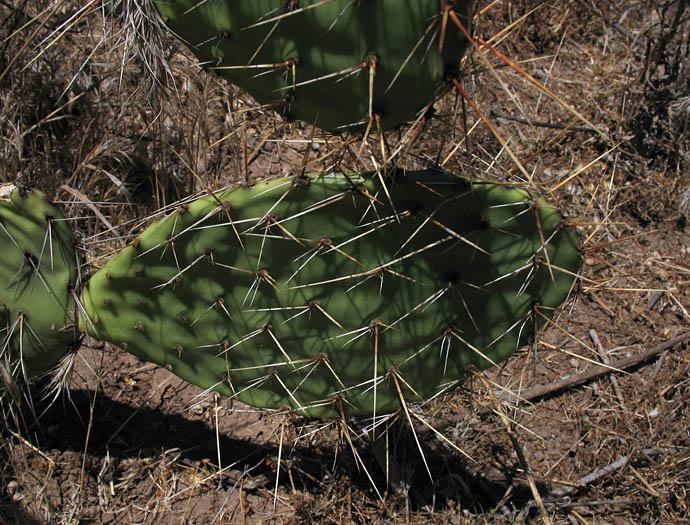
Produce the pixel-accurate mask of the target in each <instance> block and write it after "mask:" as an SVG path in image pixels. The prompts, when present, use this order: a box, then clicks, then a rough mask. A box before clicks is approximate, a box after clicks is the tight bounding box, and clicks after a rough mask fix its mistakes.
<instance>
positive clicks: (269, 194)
mask: <svg viewBox="0 0 690 525" xmlns="http://www.w3.org/2000/svg"><path fill="white" fill-rule="evenodd" d="M382 180H383V179H382V178H380V177H377V176H375V175H374V176H371V177H368V178H366V179H365V178H360V177H359V176H357V175H350V176H348V175H341V174H328V175H323V176H318V177H317V176H314V177H306V176H305V177H299V178H296V179H277V180H273V181H270V182H263V183H259V184H257V185H255V186H253V187H251V188H245V187H236V188H232V189H230V190H228V191H225V192H222V193H218V194H216V195H214V196H206V197H203V198H200V199H198V200H196V201H193V202H191V203H189V204H184V205H182V206H180V207H179V208H178V209H177V211H175V212H173V213H172V214H170V215H169V216H167V217H166V218H165V219H162V220H160V221H159V222H157V223H155V224H153V225H152V226H150V227H149V228H148V229H147V230H146V231H145V232H144V233H143V234H142V235H141V236H140V237H139V238H138V239H137V240H136V242H134V243H133V244H132V245H131V246H129V247H128V248H126V249H125V250H124V251H123V252H121V253H120V254H119V255H117V256H116V257H114V258H113V259H111V260H110V261H109V262H108V263H107V264H106V265H105V266H104V267H103V268H102V269H101V270H100V271H99V272H97V273H96V274H95V275H94V276H93V277H92V279H91V281H90V283H89V286H88V288H87V289H86V290H85V291H84V294H83V302H84V306H85V308H86V311H88V312H89V313H90V315H91V322H85V321H82V325H83V326H84V327H85V328H86V329H87V330H88V331H89V332H90V333H91V334H92V335H94V336H95V337H97V338H99V339H101V340H107V341H110V342H113V343H115V344H117V345H120V346H122V347H124V348H125V349H126V350H127V351H129V352H130V353H132V354H134V355H137V356H138V357H140V358H142V359H144V360H147V361H153V362H155V363H158V364H160V365H163V366H166V367H168V368H169V369H170V370H171V371H172V372H174V373H175V374H177V375H178V376H180V377H182V378H183V379H185V380H187V381H190V382H192V383H194V384H197V385H199V386H201V387H203V388H206V389H209V390H216V391H218V392H220V393H222V394H224V395H227V396H232V397H236V398H238V399H240V400H241V401H243V402H246V403H248V404H251V405H254V406H258V407H269V408H270V407H273V408H279V407H282V406H286V405H287V406H290V407H292V408H293V409H295V410H297V411H298V412H299V413H305V414H308V415H311V416H317V417H324V416H325V417H329V416H337V415H339V414H341V413H342V414H348V415H349V414H372V413H373V414H382V413H385V412H390V411H394V410H396V409H397V408H399V407H400V402H401V400H402V399H404V400H405V401H406V402H407V401H409V402H414V401H420V400H426V399H429V398H430V397H433V396H434V395H436V394H438V393H439V392H442V391H444V389H446V388H447V387H449V386H452V385H454V384H456V383H457V381H458V380H461V379H462V378H463V377H464V376H465V375H466V370H467V369H468V367H471V366H473V367H476V368H479V369H483V368H486V367H488V366H491V365H492V364H494V363H497V362H499V361H501V360H503V359H505V358H506V357H507V356H508V355H510V354H511V353H512V352H514V351H515V350H517V349H518V348H519V347H520V346H521V345H524V344H525V343H526V342H528V341H529V340H530V338H531V337H532V336H533V334H534V331H535V330H536V329H537V328H538V326H539V324H540V323H541V322H542V321H543V319H544V318H545V317H548V316H549V315H550V313H551V312H552V310H553V309H554V308H555V307H557V306H559V305H560V304H561V302H562V301H563V300H564V299H565V298H566V296H567V295H568V293H569V290H570V288H571V286H572V283H573V281H574V276H575V274H576V273H577V271H578V268H579V262H580V255H579V252H578V249H577V243H576V238H575V236H574V235H573V234H572V233H571V232H570V231H569V230H568V228H567V227H565V226H564V224H563V221H562V219H561V216H560V214H559V213H558V212H557V211H556V210H554V209H552V208H550V207H549V206H547V205H546V204H545V203H544V202H543V201H542V200H541V199H539V198H535V197H533V196H532V195H530V194H529V193H527V192H525V191H523V190H521V189H516V188H511V187H507V186H501V185H497V184H483V183H479V182H474V183H471V184H470V183H469V182H467V181H466V180H464V179H460V178H457V177H455V176H452V175H449V174H447V173H443V172H437V171H423V172H407V173H405V174H398V175H397V176H395V177H393V178H391V179H389V180H387V182H386V184H385V186H384V185H382V184H381V181H382ZM391 202H392V203H395V206H394V207H393V206H392V205H391ZM545 248H546V249H545Z"/></svg>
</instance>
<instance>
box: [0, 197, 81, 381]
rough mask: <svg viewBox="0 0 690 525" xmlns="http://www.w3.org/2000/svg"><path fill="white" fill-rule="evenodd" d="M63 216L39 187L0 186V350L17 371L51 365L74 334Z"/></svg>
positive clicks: (73, 274)
mask: <svg viewBox="0 0 690 525" xmlns="http://www.w3.org/2000/svg"><path fill="white" fill-rule="evenodd" d="M62 219H63V216H62V214H61V213H60V211H59V210H58V209H57V208H55V207H54V206H52V205H51V204H50V203H48V202H47V201H46V199H45V196H44V195H43V194H42V193H41V192H39V191H36V190H32V191H29V190H25V189H23V188H17V187H15V186H14V185H12V184H2V185H0V239H2V242H1V244H0V245H1V246H2V248H3V249H2V257H0V341H1V343H2V347H1V348H0V351H1V354H2V356H3V358H4V359H3V360H4V362H5V365H6V366H7V365H8V364H9V366H10V368H12V370H11V373H12V374H13V375H15V376H16V375H17V374H19V375H21V376H26V377H30V376H33V375H37V374H40V373H41V372H44V371H46V370H48V369H50V368H51V367H52V366H54V365H55V364H57V363H58V362H59V361H60V359H61V358H62V357H63V356H64V355H65V354H67V353H68V352H69V351H70V349H71V348H73V346H74V344H75V342H76V340H77V339H78V335H77V333H76V327H75V326H74V318H75V313H74V304H75V303H74V299H73V288H74V285H75V283H76V280H77V275H78V266H77V265H78V260H77V256H76V253H75V250H74V246H73V244H74V240H73V237H72V231H71V229H70V227H69V226H68V225H67V224H66V223H65V222H64V221H63V220H62ZM20 355H21V358H22V359H21V360H20V359H18V357H19V356H20ZM20 363H21V364H22V365H23V369H19V368H18V367H19V366H20Z"/></svg>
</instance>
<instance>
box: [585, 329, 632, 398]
mask: <svg viewBox="0 0 690 525" xmlns="http://www.w3.org/2000/svg"><path fill="white" fill-rule="evenodd" d="M589 337H591V338H592V341H593V342H594V344H595V346H596V347H597V351H598V352H599V355H600V356H601V360H602V361H603V362H604V364H605V365H609V366H611V360H610V359H609V356H608V353H607V352H606V350H604V345H602V344H601V339H599V336H598V335H597V332H596V330H594V329H592V330H590V331H589ZM611 384H612V385H613V390H614V392H616V397H617V398H618V402H619V403H620V405H621V407H623V408H625V403H624V401H623V392H622V391H621V387H620V385H619V384H618V378H617V377H616V376H611Z"/></svg>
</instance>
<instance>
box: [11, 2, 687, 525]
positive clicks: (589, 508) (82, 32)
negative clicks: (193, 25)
mask: <svg viewBox="0 0 690 525" xmlns="http://www.w3.org/2000/svg"><path fill="white" fill-rule="evenodd" d="M124 4H128V5H130V4H131V5H139V4H140V2H135V1H133V0H127V1H126V2H124ZM687 4H688V2H686V1H685V0H669V1H664V2H662V1H654V2H640V1H632V2H622V1H619V0H614V1H613V2H609V3H607V4H606V5H603V4H601V3H597V2H591V1H588V0H555V1H554V2H549V3H542V2H536V1H531V0H520V1H518V2H508V1H504V0H496V1H492V2H489V1H486V2H481V3H478V5H477V6H475V35H477V36H478V37H480V38H477V39H475V40H474V42H475V44H476V45H475V46H473V49H472V50H471V52H470V53H469V55H468V56H467V57H466V59H465V60H464V61H463V65H462V67H463V71H464V74H463V77H462V79H461V82H460V83H459V84H458V86H457V87H456V89H455V90H454V91H453V92H452V93H450V94H449V95H447V96H446V97H445V98H444V99H442V100H441V101H440V102H439V103H438V104H437V105H436V107H435V114H434V116H433V118H430V119H428V120H427V121H425V122H423V123H418V125H417V126H414V127H413V128H411V129H404V128H403V129H401V130H400V131H394V132H388V133H386V134H385V135H380V134H377V133H372V134H371V135H370V136H369V137H367V139H366V140H365V141H362V140H361V139H359V138H357V137H354V136H353V137H350V136H347V135H342V136H339V135H331V134H327V133H324V132H322V131H320V130H318V129H316V128H313V127H312V126H309V125H305V124H302V123H299V122H294V123H290V122H286V121H284V120H281V119H280V118H279V117H277V116H276V115H275V114H274V113H273V112H272V111H271V110H270V109H269V108H263V107H260V106H259V105H258V104H256V103H255V102H254V101H253V100H251V99H250V98H248V97H247V96H245V95H244V94H243V93H241V92H240V91H239V90H237V89H236V88H235V87H233V86H230V85H228V84H227V83H224V82H221V81H218V80H217V79H215V78H214V77H213V76H211V75H209V74H207V73H205V72H203V71H201V70H200V69H199V68H198V67H197V64H196V63H195V59H194V58H193V57H192V56H191V55H189V54H187V53H186V52H185V51H184V50H183V49H182V48H181V47H180V46H179V45H178V44H177V42H176V41H174V40H173V39H164V40H163V41H161V42H160V46H161V47H160V48H159V50H162V51H163V53H164V55H163V57H164V58H165V61H164V62H162V63H161V62H157V61H154V60H152V57H150V56H149V57H148V59H147V61H145V62H142V61H140V60H139V59H136V57H135V54H133V51H132V47H131V43H132V37H131V29H132V28H136V27H140V26H138V25H137V24H136V20H134V21H133V20H131V19H130V20H120V19H118V18H117V17H116V12H115V13H113V12H112V11H111V10H109V9H106V8H104V7H103V6H102V5H101V3H100V2H97V1H92V2H87V3H80V2H73V1H71V0H57V1H56V0H4V1H3V2H0V47H1V49H2V53H0V136H1V137H2V141H0V148H1V150H0V156H1V158H2V164H1V166H0V182H9V181H18V182H20V183H22V184H26V185H36V186H38V187H40V188H41V189H42V190H44V191H45V192H46V193H47V194H48V195H50V196H51V198H52V199H53V201H54V202H56V203H57V204H58V205H59V206H60V207H61V208H62V209H63V210H64V211H65V214H66V215H67V216H69V217H72V218H73V222H74V224H75V226H76V228H75V229H76V230H77V231H78V232H80V235H81V245H82V246H83V247H84V255H85V256H86V257H87V258H88V259H89V260H90V261H93V262H95V263H97V264H98V262H99V261H102V260H103V259H104V258H106V257H107V256H108V254H110V253H112V252H113V251H115V250H117V249H119V248H120V247H121V246H123V245H124V244H126V243H127V241H128V239H131V238H132V236H134V235H136V234H137V233H138V232H139V231H140V229H141V227H142V226H143V222H145V221H142V220H141V217H146V216H152V215H153V214H154V213H155V211H156V210H158V209H160V208H161V207H163V206H166V205H169V204H171V203H173V202H175V201H176V200H178V199H179V198H182V197H184V196H186V195H188V194H191V193H194V192H196V191H202V190H204V189H205V188H207V187H211V188H217V187H221V186H223V185H226V184H228V183H231V182H233V181H238V180H239V181H249V180H260V179H263V178H265V177H276V176H279V175H290V174H292V175H295V174H299V173H300V172H305V171H306V172H313V171H319V170H328V169H333V168H334V167H342V168H344V169H347V170H365V169H375V168H376V167H377V166H381V165H384V164H395V165H398V166H400V167H404V168H409V169H420V168H426V167H429V166H434V165H441V166H443V167H444V168H446V169H448V170H449V171H453V172H456V173H461V174H464V175H467V176H477V177H488V178H492V179H494V180H498V181H508V182H512V183H519V184H523V185H526V186H528V187H530V188H533V189H535V190H537V191H539V192H541V193H544V194H547V195H548V196H549V198H550V199H552V200H554V201H555V202H557V203H558V205H559V206H560V207H561V208H562V209H565V210H567V211H568V215H569V221H570V222H571V223H572V224H574V225H576V226H577V227H578V230H579V232H580V235H581V238H582V247H583V249H584V253H585V255H586V260H585V265H584V267H583V269H582V271H581V278H580V284H579V286H578V289H577V290H575V291H574V294H573V298H572V300H571V303H570V304H569V305H568V307H567V308H565V309H563V311H561V312H560V315H558V316H557V317H555V318H554V319H553V320H552V321H551V322H550V323H549V326H548V327H547V329H546V330H545V331H544V332H543V333H542V334H541V335H540V337H539V339H538V341H537V342H536V343H535V344H534V345H531V346H529V347H528V348H525V349H524V350H523V351H521V352H519V353H518V355H516V356H514V357H513V358H511V359H510V360H509V361H508V362H507V363H506V364H505V365H504V366H502V367H501V368H497V369H493V370H490V371H487V372H484V373H482V374H477V375H476V376H475V377H472V378H471V379H470V380H468V381H467V382H466V383H465V384H464V385H463V386H462V387H461V388H460V389H459V390H458V391H456V392H454V393H452V394H449V395H448V396H447V397H445V398H443V399H437V400H434V402H432V403H430V404H428V405H426V406H424V407H421V408H420V409H419V410H418V411H417V410H415V411H412V412H411V413H410V414H409V420H412V422H413V424H412V428H413V429H414V432H412V431H411V429H410V425H409V422H408V417H402V418H400V419H399V420H398V421H395V422H393V421H391V422H390V428H389V429H388V433H387V434H386V437H387V439H386V448H387V450H386V449H384V450H383V453H382V451H381V450H377V449H376V448H374V449H372V448H371V447H370V446H369V445H368V442H367V440H366V439H365V434H366V429H367V426H366V421H356V420H355V421H348V422H342V421H338V420H336V421H326V420H323V421H322V420H309V419H303V418H299V417H298V416H296V415H293V414H289V413H284V412H281V411H273V412H259V411H255V410H253V409H250V408H248V407H246V406H243V405H240V404H239V403H234V404H232V405H231V406H228V405H227V403H226V402H225V401H224V400H223V399H220V398H216V397H213V396H201V397H200V396H199V394H200V391H199V390H198V389H195V388H193V387H190V386H188V385H186V384H184V383H181V382H180V381H179V380H177V379H176V378H174V377H173V376H171V375H170V374H169V373H168V372H167V371H166V370H164V369H159V368H157V367H155V366H153V365H148V364H145V363H140V362H137V361H136V360H134V359H133V358H131V357H129V356H127V355H126V354H122V353H121V352H119V351H118V350H117V349H115V348H110V347H108V346H106V347H103V348H101V347H99V348H90V347H89V342H88V341H87V342H86V344H85V346H84V347H83V348H82V349H81V351H80V352H79V353H78V354H77V355H76V357H75V358H74V360H73V362H72V363H71V378H70V381H69V382H67V383H65V384H63V385H61V386H62V389H58V390H51V392H53V394H52V395H51V396H50V397H49V398H47V399H43V398H42V394H43V392H44V390H43V388H44V387H46V388H49V387H51V385H42V384H37V385H34V387H33V388H32V389H31V391H30V392H31V394H32V396H33V401H34V404H33V407H34V410H33V412H31V411H29V410H27V409H26V408H23V409H20V408H18V407H17V406H16V405H12V404H9V403H4V404H3V405H2V410H3V415H4V424H3V425H2V432H1V436H2V438H1V441H0V520H4V521H5V522H7V523H29V524H30V523H60V524H61V523H113V524H114V523H128V524H129V523H169V522H178V521H179V522H183V523H259V522H261V523H305V522H306V523H362V522H369V523H446V522H447V523H459V522H461V523H553V524H560V523H564V524H566V523H567V524H570V523H582V524H584V523H655V522H656V523H688V522H690V508H689V504H688V501H690V474H689V472H690V468H688V466H689V464H690V434H689V431H688V429H689V428H690V353H689V351H688V344H687V333H688V331H689V330H690V291H689V290H690V287H689V286H688V285H689V284H690V264H689V263H688V261H690V257H689V256H688V252H689V251H690V240H689V237H690V236H689V235H688V228H689V224H688V221H689V220H690V219H689V217H688V210H687V207H688V205H687V202H688V197H687V195H688V192H689V191H690V190H689V189H688V188H690V173H689V172H688V160H689V159H688V145H689V141H688V135H687V121H688V114H687V108H688V104H687V97H688V93H687V85H688V84H687V82H688V67H689V66H690V59H689V58H688V46H689V45H690V44H689V42H688V38H687V35H688V29H689V28H690V21H689V20H688V19H689V18H690V9H688V8H687V7H688V6H687ZM106 5H109V4H108V3H106ZM130 12H131V11H130ZM140 36H143V37H144V38H149V39H151V38H157V37H155V36H152V35H140ZM484 43H486V45H485V44H484ZM161 64H163V65H161ZM149 69H153V70H154V72H155V74H156V78H157V79H158V80H159V81H160V83H158V84H156V83H154V87H153V90H154V91H151V89H148V88H147V86H146V85H145V82H144V81H143V79H144V78H145V77H147V74H146V71H147V70H149ZM166 79H167V83H168V85H167V87H165V88H164V87H162V84H164V83H165V82H166ZM155 91H158V93H159V96H156V93H155ZM161 93H162V95H160V94H161ZM671 342H673V344H670V343H671ZM664 345H665V346H664ZM653 349H656V350H658V352H651V353H654V355H653V356H650V355H649V353H650V351H651V350H653ZM645 352H647V354H645ZM644 355H647V356H648V357H649V358H650V359H649V360H646V361H644V362H639V363H634V364H633V365H632V366H631V367H627V366H626V368H625V369H624V370H623V369H620V368H622V367H623V366H624V365H627V364H630V363H633V362H634V361H636V359H638V357H639V356H644ZM607 361H608V363H607ZM609 367H610V368H609ZM601 372H605V373H603V374H601ZM595 376H596V377H595ZM582 377H588V378H589V379H588V380H587V382H584V383H582V382H578V384H577V385H575V384H572V385H570V386H569V387H568V388H565V389H562V390H560V391H558V392H553V393H550V394H549V395H546V396H542V397H540V398H539V399H538V400H537V399H532V400H527V399H524V398H526V397H529V393H530V391H532V390H533V389H534V388H536V387H539V386H543V385H554V384H559V382H563V381H565V382H568V381H569V379H570V378H582ZM570 382H571V383H574V381H570ZM516 397H517V398H518V399H519V398H522V399H524V401H520V402H519V403H516V402H515V400H516ZM360 436H361V437H360ZM420 449H421V451H422V452H423V456H422V455H420ZM377 457H378V458H379V459H381V458H384V460H385V458H389V461H388V463H387V464H388V474H389V479H390V483H389V484H387V483H386V479H385V473H384V471H383V470H382V469H380V468H379V467H378V464H377ZM425 462H426V466H425ZM384 464H385V462H384ZM429 473H430V474H431V476H429Z"/></svg>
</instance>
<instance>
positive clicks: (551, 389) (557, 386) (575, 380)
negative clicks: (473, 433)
mask: <svg viewBox="0 0 690 525" xmlns="http://www.w3.org/2000/svg"><path fill="white" fill-rule="evenodd" d="M688 340H690V332H685V333H684V334H682V335H679V336H678V337H674V338H673V339H670V340H668V341H666V342H665V343H662V344H660V345H657V346H655V347H654V348H652V349H650V350H647V351H646V352H642V353H639V354H637V355H633V356H630V357H626V358H625V359H619V360H618V361H613V362H612V363H611V364H610V365H601V366H597V367H596V368H593V369H592V370H587V371H586V372H582V373H580V374H576V375H573V376H570V377H568V378H567V379H563V380H561V381H555V382H553V383H549V384H548V385H541V386H538V387H535V388H531V389H529V390H525V391H524V392H522V393H520V395H517V394H516V395H506V394H505V393H504V392H500V393H498V394H497V397H500V398H501V399H502V400H503V401H506V402H509V403H511V404H519V403H524V402H526V401H534V400H536V399H540V398H542V397H546V396H548V395H551V394H555V393H556V392H560V391H561V390H565V389H567V388H572V387H574V386H579V385H582V384H584V383H588V382H590V381H592V380H593V379H597V378H598V377H602V376H605V375H606V374H610V373H611V372H620V371H623V370H627V369H628V368H633V367H635V366H637V365H640V364H642V363H645V362H647V361H649V360H650V359H652V358H653V357H655V356H657V355H658V354H660V353H661V352H663V351H664V350H668V349H669V348H671V347H673V346H675V345H677V344H681V343H684V342H685V341H688Z"/></svg>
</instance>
